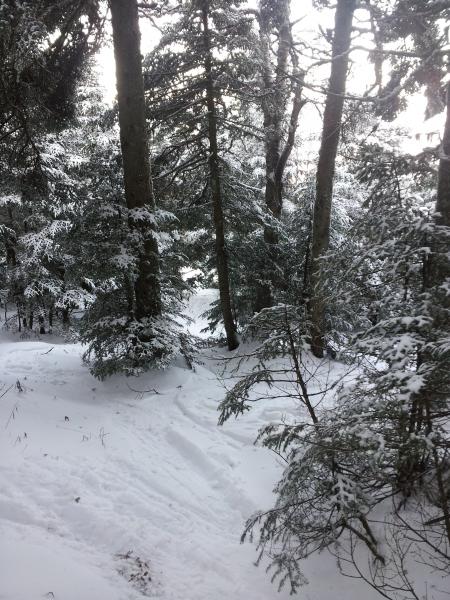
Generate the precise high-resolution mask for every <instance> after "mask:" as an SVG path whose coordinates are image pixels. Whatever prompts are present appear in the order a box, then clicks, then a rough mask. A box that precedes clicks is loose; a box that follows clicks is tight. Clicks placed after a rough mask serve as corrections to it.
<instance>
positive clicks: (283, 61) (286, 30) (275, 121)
mask: <svg viewBox="0 0 450 600" xmlns="http://www.w3.org/2000/svg"><path fill="white" fill-rule="evenodd" d="M289 18H290V0H279V1H278V2H277V3H270V2H269V3H267V2H262V1H261V2H260V10H259V35H260V49H261V61H262V82H263V85H262V102H261V106H262V112H263V117H264V138H265V139H264V147H265V170H266V176H265V179H266V183H265V194H264V197H265V204H266V208H267V211H268V213H269V214H270V215H271V216H272V217H273V218H275V219H277V220H279V219H280V218H281V211H282V208H283V180H284V172H285V168H286V163H287V161H288V159H289V156H290V154H291V152H292V148H293V147H294V141H295V134H296V131H297V126H298V119H299V115H300V110H301V108H302V106H303V105H304V102H303V101H302V89H303V77H304V74H303V72H302V71H301V70H300V69H299V67H298V60H297V57H296V55H295V53H294V51H293V44H292V38H291V26H290V20H289ZM272 23H274V26H275V29H276V30H277V33H278V48H277V54H276V67H275V73H274V74H273V73H272V64H271V40H270V35H271V31H272ZM290 52H291V53H292V56H293V69H292V74H291V75H292V79H290V77H289V73H288V58H289V53H290ZM290 81H293V82H294V84H293V99H292V110H291V114H290V120H289V125H288V134H287V139H286V142H284V143H283V125H284V122H285V119H286V105H287V101H288V98H289V93H290V90H291V84H290V83H288V82H290ZM278 237H279V236H278V233H277V231H276V229H274V228H273V227H270V226H266V227H264V242H265V244H266V246H267V248H268V254H269V260H270V263H272V264H275V263H276V261H277V256H276V255H277V246H278V242H279V239H278ZM265 268H266V269H267V265H265ZM269 270H271V269H270V267H269ZM267 275H268V278H269V280H270V284H269V285H268V284H262V285H260V286H259V288H258V292H257V298H256V302H255V310H256V311H258V312H259V311H260V310H262V309H263V308H267V307H269V306H272V304H273V298H272V290H271V288H273V287H277V286H276V283H277V282H276V280H277V277H276V275H275V273H267Z"/></svg>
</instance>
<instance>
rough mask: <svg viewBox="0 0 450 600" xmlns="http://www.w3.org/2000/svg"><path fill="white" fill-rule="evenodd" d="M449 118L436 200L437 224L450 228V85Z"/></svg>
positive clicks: (449, 86) (440, 162)
mask: <svg viewBox="0 0 450 600" xmlns="http://www.w3.org/2000/svg"><path fill="white" fill-rule="evenodd" d="M446 106H447V116H446V120H445V127H444V135H443V138H442V146H441V157H440V161H439V171H438V190H437V199H436V213H438V214H437V215H436V223H437V224H438V225H444V226H445V227H450V83H448V84H447V101H446Z"/></svg>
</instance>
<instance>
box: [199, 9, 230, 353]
mask: <svg viewBox="0 0 450 600" xmlns="http://www.w3.org/2000/svg"><path fill="white" fill-rule="evenodd" d="M201 6H202V8H201V11H202V23H203V43H204V52H205V60H204V68H205V75H206V103H207V109H208V137H209V177H210V187H211V195H212V202H213V220H214V227H215V233H216V264H217V277H218V280H219V295H220V305H221V309H222V316H223V322H224V326H225V333H226V337H227V344H228V349H229V350H234V349H235V348H237V347H238V346H239V342H238V339H237V335H236V326H235V323H234V319H233V313H232V309H231V294H230V277H229V271H228V258H227V252H226V248H225V219H224V214H223V202H222V186H221V181H220V165H219V152H218V146H217V117H216V105H215V98H214V96H215V93H214V80H213V72H212V56H211V39H210V31H209V18H208V1H207V0H203V2H202V5H201Z"/></svg>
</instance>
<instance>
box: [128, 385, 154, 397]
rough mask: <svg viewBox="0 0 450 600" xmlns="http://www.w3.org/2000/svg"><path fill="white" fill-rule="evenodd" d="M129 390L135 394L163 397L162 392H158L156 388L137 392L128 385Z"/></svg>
mask: <svg viewBox="0 0 450 600" xmlns="http://www.w3.org/2000/svg"><path fill="white" fill-rule="evenodd" d="M127 388H128V389H129V390H131V391H132V392H134V393H135V394H142V395H144V394H157V395H158V396H161V395H162V394H161V392H158V390H155V388H151V389H150V390H135V389H133V388H132V387H131V385H128V383H127Z"/></svg>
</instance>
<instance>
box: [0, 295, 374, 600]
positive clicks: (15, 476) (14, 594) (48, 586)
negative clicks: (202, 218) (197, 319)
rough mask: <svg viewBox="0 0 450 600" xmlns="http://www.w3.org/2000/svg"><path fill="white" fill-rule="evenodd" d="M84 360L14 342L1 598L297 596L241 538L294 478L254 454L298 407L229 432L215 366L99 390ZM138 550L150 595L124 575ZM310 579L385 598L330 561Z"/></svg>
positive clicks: (4, 374)
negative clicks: (263, 432) (274, 421)
mask: <svg viewBox="0 0 450 600" xmlns="http://www.w3.org/2000/svg"><path fill="white" fill-rule="evenodd" d="M204 296H205V297H206V298H208V296H207V295H204ZM204 300H205V298H203V299H201V300H200V301H199V300H198V299H197V300H196V301H195V302H196V304H195V311H193V312H194V313H195V315H196V316H197V314H199V313H200V312H202V311H200V307H201V306H203V310H204V308H205V301H204ZM52 347H53V348H52ZM50 348H52V350H51V351H49V350H50ZM80 355H81V347H80V345H77V344H74V345H69V344H60V343H59V344H56V343H55V344H49V343H48V342H45V341H11V337H9V338H8V336H6V335H4V336H3V338H2V340H1V341H0V366H1V371H0V387H1V385H3V384H4V388H3V392H4V391H5V390H6V389H7V388H8V387H9V386H10V385H13V386H15V384H16V381H17V380H18V381H20V385H21V386H22V388H23V391H20V390H19V389H17V387H13V388H12V389H11V390H10V391H8V392H7V393H6V394H5V395H4V396H3V397H2V398H0V461H1V469H0V536H1V537H0V540H1V541H0V599H1V600H35V599H36V600H38V599H42V598H53V599H54V600H140V599H142V598H144V597H152V598H161V599H166V600H269V599H273V598H279V599H280V600H285V599H287V598H288V597H290V596H289V593H288V589H284V590H283V591H282V592H281V593H279V594H277V592H276V587H274V586H273V585H272V584H271V582H270V577H269V576H268V575H266V574H265V572H264V568H263V566H262V567H260V568H255V567H254V566H253V562H254V561H255V559H256V557H257V554H256V552H255V547H254V546H253V545H252V544H250V543H245V544H240V543H239V537H240V535H241V533H242V530H243V526H244V524H245V521H246V519H247V518H248V517H249V516H250V515H251V514H252V513H253V512H254V511H256V510H257V509H261V508H265V507H269V506H271V504H272V502H273V499H274V496H273V494H272V491H271V490H272V488H273V486H274V484H275V483H276V481H277V479H278V478H279V476H280V474H281V470H282V467H281V465H280V464H278V459H277V458H276V457H274V456H273V455H272V454H270V453H269V452H268V451H267V450H265V449H262V448H257V447H255V446H253V440H254V438H255V437H256V433H257V430H258V428H259V427H260V426H261V425H263V424H264V423H266V422H267V421H268V420H269V419H270V418H277V417H278V416H279V415H280V414H282V413H283V412H285V411H286V410H295V407H289V406H287V405H286V406H282V407H279V406H278V405H274V406H270V405H269V406H261V407H259V406H258V407H256V408H255V409H253V410H252V411H251V412H250V413H249V414H248V415H245V416H244V417H243V418H241V419H238V420H237V421H235V420H234V419H233V420H232V421H230V422H229V423H226V425H225V426H224V427H218V426H217V416H218V413H217V404H218V402H219V401H220V400H222V398H223V396H224V389H223V387H222V385H221V384H220V382H219V381H218V379H217V377H216V375H215V372H214V371H215V370H217V368H216V365H215V363H214V361H213V360H211V359H208V358H205V365H204V366H198V367H197V369H196V372H192V371H189V370H188V369H186V368H181V367H176V366H173V367H171V368H170V369H168V370H167V371H165V372H156V373H150V374H146V375H145V376H142V377H140V378H137V379H128V380H127V379H124V378H121V377H112V378H110V379H109V380H107V381H105V382H99V381H97V380H95V379H94V378H93V377H91V376H90V375H89V373H88V370H87V369H86V367H84V366H83V365H82V364H81V358H80ZM130 387H131V388H133V389H135V390H141V391H142V392H141V393H138V392H136V391H132V390H131V389H130ZM151 389H156V390H158V392H159V393H158V394H154V393H150V392H148V393H147V392H145V390H151ZM1 394H2V391H0V395H1ZM129 550H132V551H133V556H139V557H140V558H141V559H142V560H144V561H148V562H149V564H150V571H151V576H152V582H151V584H150V585H149V586H148V588H147V591H146V595H144V593H143V592H141V591H139V590H138V589H136V588H134V587H133V586H132V585H131V583H130V582H129V581H128V580H127V577H124V576H122V575H120V574H119V573H118V570H119V569H120V568H121V567H122V566H123V565H122V562H121V560H120V559H118V558H117V554H119V553H121V554H124V553H126V552H127V551H129ZM307 574H308V576H309V578H310V579H311V581H314V585H310V586H307V587H305V588H304V590H303V591H302V596H303V598H305V599H306V600H329V599H330V598H331V597H336V598H338V599H342V600H351V599H352V598H355V599H356V598H357V599H358V600H360V599H361V598H364V599H367V600H371V598H375V597H376V596H375V594H374V593H372V592H370V591H369V592H368V591H367V589H366V588H365V587H364V586H362V584H360V583H359V582H350V583H349V580H347V579H343V580H342V581H340V580H337V579H336V568H335V566H334V562H333V559H332V558H331V557H329V556H326V555H323V556H321V557H319V559H318V560H317V561H315V562H312V563H311V565H310V567H309V572H308V573H307ZM333 574H334V575H333ZM336 581H338V583H336ZM349 586H350V587H349Z"/></svg>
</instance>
